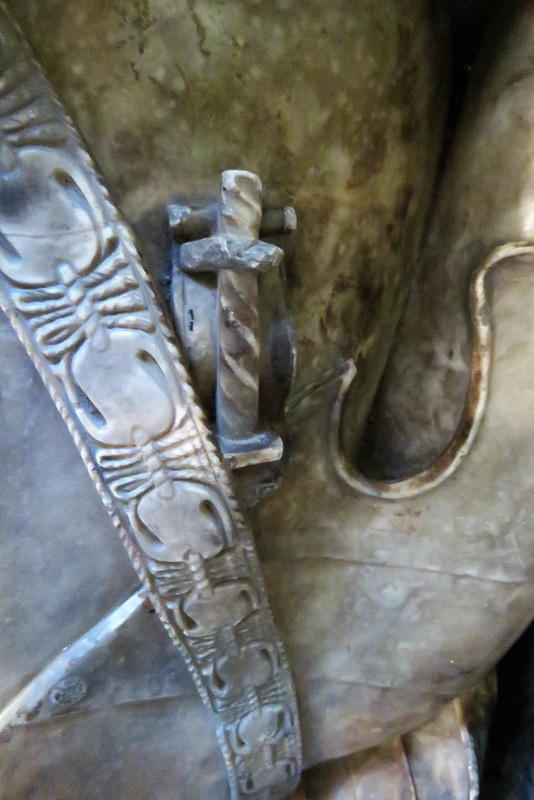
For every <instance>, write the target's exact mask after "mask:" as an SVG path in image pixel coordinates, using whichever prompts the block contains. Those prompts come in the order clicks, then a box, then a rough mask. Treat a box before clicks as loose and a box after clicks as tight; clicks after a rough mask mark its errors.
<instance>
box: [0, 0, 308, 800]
mask: <svg viewBox="0 0 534 800" xmlns="http://www.w3.org/2000/svg"><path fill="white" fill-rule="evenodd" d="M0 45H1V54H0V58H1V65H0V170H1V175H0V303H1V305H2V308H3V309H4V311H5V312H6V314H7V315H8V316H9V319H10V320H11V322H12V324H13V326H14V327H15V329H16V331H17V333H18V335H19V337H20V339H21V340H22V342H23V344H24V346H25V347H26V349H27V351H28V353H29V354H30V356H31V357H32V359H33V361H34V363H35V365H36V367H37V369H38V370H39V373H40V375H41V377H42V379H43V381H44V383H45V384H46V386H47V388H48V390H49V392H50V394H51V396H52V398H53V400H54V402H55V404H56V405H57V407H58V409H59V411H60V413H61V414H62V416H63V419H64V420H65V422H66V424H67V426H68V428H69V431H70V432H71V434H72V436H73V438H74V440H75V442H76V445H77V447H78V449H79V450H80V453H81V455H82V457H83V459H84V461H85V463H86V465H87V469H88V470H89V473H90V475H91V478H92V479H93V481H94V482H95V484H96V486H97V488H98V491H99V492H100V495H101V497H102V501H103V502H104V504H105V506H106V508H107V509H108V511H109V513H110V514H111V517H112V519H113V522H114V524H115V526H116V527H117V529H118V531H119V534H120V536H121V538H122V540H123V542H124V544H125V546H126V549H127V551H128V554H129V556H130V558H131V560H132V562H133V564H134V566H135V568H136V570H137V572H138V573H139V575H140V577H141V578H142V580H143V582H144V584H145V586H146V588H147V591H148V593H149V595H150V598H151V600H152V602H153V604H154V606H155V608H156V610H157V612H158V614H159V616H160V618H161V620H162V622H163V624H164V625H165V627H166V629H167V631H168V632H169V634H170V636H171V638H172V639H173V641H174V642H175V643H176V644H177V645H178V647H179V648H180V650H181V652H182V654H183V656H184V658H185V659H186V661H187V663H188V665H189V668H190V670H191V672H192V674H193V677H194V679H195V682H196V685H197V688H198V691H199V693H200V695H201V697H202V699H203V700H204V702H205V703H206V704H207V705H209V706H210V708H212V709H213V710H214V711H215V713H216V714H217V720H218V726H217V729H218V735H219V739H220V744H221V748H222V750H223V753H224V757H225V760H226V764H227V768H228V774H229V779H230V784H231V788H232V794H233V797H234V798H245V797H247V798H248V797H251V798H256V799H257V800H260V799H261V800H271V798H277V797H281V796H283V795H285V794H286V793H288V792H289V791H291V790H292V789H293V788H294V786H295V785H296V783H297V782H298V778H299V773H300V767H301V763H300V742H299V732H298V718H297V707H296V701H295V695H294V691H293V687H292V683H291V678H290V674H289V670H288V666H287V663H286V659H285V655H284V651H283V648H282V644H281V643H280V641H279V637H278V635H277V631H276V627H275V623H274V620H273V618H272V615H271V612H270V610H269V606H268V601H267V597H266V593H265V588H264V584H263V581H262V576H261V572H260V564H259V561H258V557H257V555H256V552H255V548H254V544H253V541H252V538H251V534H250V531H249V529H248V527H247V524H246V522H245V520H244V519H243V517H242V516H241V514H240V512H239V508H238V506H237V503H236V500H235V498H234V496H233V494H232V487H231V482H230V479H229V475H228V473H227V470H226V468H225V467H224V466H223V464H222V462H221V458H220V456H219V453H218V451H217V449H216V447H215V445H214V444H213V442H212V440H211V439H210V435H209V432H208V429H207V427H206V424H205V422H204V419H203V415H202V412H201V410H200V408H199V406H198V404H197V402H196V400H195V397H194V394H193V390H192V388H191V385H190V383H189V379H188V376H187V374H186V371H185V369H184V367H183V365H182V363H181V361H180V355H179V353H178V350H177V346H176V344H175V339H174V337H173V334H172V333H171V331H170V329H169V328H168V327H167V324H166V323H165V321H164V319H163V318H162V313H161V310H160V308H159V307H158V305H157V303H156V301H155V298H154V296H153V294H152V291H151V289H150V287H149V284H148V280H147V276H146V274H145V272H144V271H143V268H142V266H141V264H140V262H139V257H138V255H137V253H136V250H135V247H134V244H133V241H132V238H131V234H130V231H129V229H128V228H127V226H126V225H125V224H124V223H123V222H122V221H121V220H120V219H119V217H118V214H117V212H116V210H115V209H114V208H113V206H112V205H111V204H110V201H109V199H108V197H107V194H106V192H105V190H104V189H103V187H102V186H101V184H100V183H99V181H98V179H97V177H96V175H95V172H94V170H93V167H92V165H91V161H90V159H89V157H88V156H87V154H86V153H85V152H84V151H83V150H82V149H81V147H80V144H79V142H78V140H77V138H76V135H75V133H74V131H73V129H72V127H71V126H70V123H69V121H68V120H67V118H66V116H65V115H64V113H63V111H62V110H61V108H60V106H59V104H58V102H57V100H56V99H55V97H54V95H53V93H52V91H51V89H50V87H49V85H48V84H47V82H46V81H45V79H44V77H43V76H42V74H41V73H40V71H39V70H38V68H37V66H36V65H35V64H34V63H33V62H32V60H31V56H30V55H29V52H28V49H27V47H26V45H25V43H24V42H23V40H22V37H21V35H20V33H19V32H18V31H17V30H16V28H15V26H14V24H13V22H12V20H11V19H10V17H9V14H8V12H7V11H6V9H5V8H4V7H3V6H2V5H1V4H0Z"/></svg>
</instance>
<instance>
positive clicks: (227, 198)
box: [217, 170, 262, 441]
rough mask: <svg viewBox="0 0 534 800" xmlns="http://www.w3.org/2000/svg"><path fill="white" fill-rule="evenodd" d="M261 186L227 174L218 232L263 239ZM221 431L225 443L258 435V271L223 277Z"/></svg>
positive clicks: (249, 177) (246, 175)
mask: <svg viewBox="0 0 534 800" xmlns="http://www.w3.org/2000/svg"><path fill="white" fill-rule="evenodd" d="M261 191H262V186H261V181H260V179H259V178H258V177H257V175H254V174H253V173H251V172H244V171H237V170H228V171H226V172H224V173H223V176H222V183H221V195H220V203H219V216H218V226H217V227H218V233H219V234H233V235H238V236H247V237H250V239H251V240H254V239H257V238H258V237H259V231H260V222H261ZM218 307H219V326H218V331H219V333H218V335H219V341H218V348H219V358H218V366H217V369H218V381H217V426H218V429H219V434H220V436H221V437H222V438H223V439H227V440H233V441H235V440H240V439H248V438H250V437H252V436H253V435H254V434H255V433H257V431H258V397H259V317H258V277H257V274H256V273H255V272H253V271H252V270H251V271H245V270H243V271H241V270H221V272H220V273H219V303H218Z"/></svg>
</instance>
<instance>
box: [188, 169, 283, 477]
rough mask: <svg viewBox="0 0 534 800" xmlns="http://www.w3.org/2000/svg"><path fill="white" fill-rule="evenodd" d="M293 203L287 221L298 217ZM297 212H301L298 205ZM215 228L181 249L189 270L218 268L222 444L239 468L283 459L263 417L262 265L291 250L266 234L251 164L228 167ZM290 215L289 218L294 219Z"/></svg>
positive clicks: (217, 405) (218, 393)
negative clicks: (269, 240)
mask: <svg viewBox="0 0 534 800" xmlns="http://www.w3.org/2000/svg"><path fill="white" fill-rule="evenodd" d="M291 212H292V209H284V210H283V212H282V214H283V216H284V222H286V223H287V224H288V225H292V224H293V223H294V220H293V218H292V217H291ZM293 215H294V212H293ZM213 217H214V220H213V223H212V229H213V228H214V231H213V233H212V235H211V236H209V237H207V238H203V239H197V240H196V241H190V242H186V243H185V244H183V245H182V246H181V250H180V266H181V269H182V270H183V271H184V272H187V273H190V274H193V273H203V272H204V273H206V272H212V273H216V274H217V316H218V319H217V381H216V396H215V413H216V424H217V433H218V438H219V445H220V447H221V451H222V453H223V455H224V456H225V458H226V459H227V460H228V462H229V464H230V466H231V467H233V468H237V467H244V466H249V465H252V464H258V463H268V462H272V461H278V460H279V459H280V458H281V457H282V451H283V445H282V440H281V439H280V437H279V436H278V435H277V434H276V433H274V432H273V431H271V430H268V429H262V428H261V426H260V421H259V374H260V336H259V313H258V279H259V273H260V272H265V271H266V270H268V269H270V268H272V267H277V266H278V265H279V264H280V262H281V260H282V257H283V251H282V250H281V249H280V248H279V247H276V246H275V245H272V244H268V243H267V242H263V241H260V239H259V235H260V227H261V223H262V184H261V181H260V179H259V178H258V176H257V175H255V174H254V173H252V172H246V171H244V170H227V171H225V172H223V174H222V180H221V188H220V193H219V200H218V203H217V207H216V214H214V215H213ZM286 218H287V219H286Z"/></svg>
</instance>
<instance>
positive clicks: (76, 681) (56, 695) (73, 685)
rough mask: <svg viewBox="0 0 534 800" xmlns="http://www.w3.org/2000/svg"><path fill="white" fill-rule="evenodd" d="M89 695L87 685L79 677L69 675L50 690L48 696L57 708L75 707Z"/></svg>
mask: <svg viewBox="0 0 534 800" xmlns="http://www.w3.org/2000/svg"><path fill="white" fill-rule="evenodd" d="M86 694H87V683H86V682H85V681H84V680H83V678H80V676H79V675H68V676H67V677H66V678H62V679H61V680H60V681H58V682H57V683H56V685H55V686H53V687H52V688H51V689H50V692H49V693H48V696H49V698H50V702H51V703H52V704H53V705H55V706H74V705H76V703H79V702H80V700H82V699H83V698H84V697H85V695H86Z"/></svg>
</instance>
